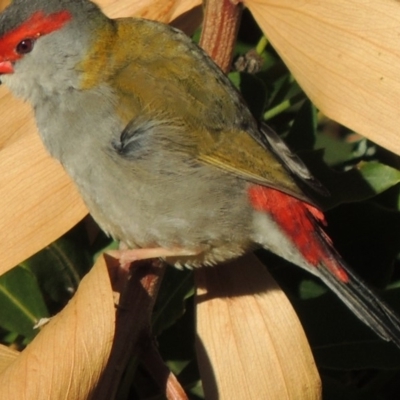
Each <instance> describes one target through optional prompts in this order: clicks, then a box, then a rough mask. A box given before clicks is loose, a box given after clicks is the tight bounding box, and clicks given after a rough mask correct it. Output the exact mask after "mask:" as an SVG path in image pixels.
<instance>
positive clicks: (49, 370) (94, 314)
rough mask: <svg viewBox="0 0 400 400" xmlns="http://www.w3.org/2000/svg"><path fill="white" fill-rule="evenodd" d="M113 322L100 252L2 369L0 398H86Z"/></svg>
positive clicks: (107, 350)
mask: <svg viewBox="0 0 400 400" xmlns="http://www.w3.org/2000/svg"><path fill="white" fill-rule="evenodd" d="M114 324H115V307H114V302H113V297H112V290H111V285H110V280H109V276H108V271H107V267H106V265H105V262H104V259H103V258H102V257H101V258H99V260H98V262H97V263H96V265H95V266H94V267H93V268H92V270H91V271H90V272H89V273H88V274H87V275H86V277H85V278H84V279H83V280H82V282H81V284H80V286H79V288H78V291H77V293H76V294H75V296H74V297H73V299H72V300H71V301H70V302H69V303H68V305H67V306H66V307H65V308H64V309H63V310H62V311H61V313H59V314H58V315H56V316H55V317H54V318H52V319H51V320H50V322H49V323H48V324H47V325H45V326H44V327H43V328H42V331H41V332H40V333H39V334H38V336H37V337H36V338H35V339H34V341H33V342H32V343H31V344H30V345H29V346H28V347H27V348H26V349H25V350H24V351H23V352H21V353H20V355H19V356H18V357H17V358H16V359H15V360H14V361H13V362H12V363H10V364H9V365H8V367H6V368H5V369H4V370H3V371H2V372H1V373H0V398H1V399H13V400H37V399H43V400H44V399H51V400H58V399H63V400H68V399H70V400H77V399H79V400H84V399H86V398H88V395H89V394H90V393H91V392H92V390H93V388H94V387H95V386H96V384H97V382H98V380H99V377H100V374H101V372H102V371H103V369H104V367H105V364H106V362H107V360H108V357H109V354H110V351H111V345H112V340H113V336H114Z"/></svg>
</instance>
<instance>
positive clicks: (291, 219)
mask: <svg viewBox="0 0 400 400" xmlns="http://www.w3.org/2000/svg"><path fill="white" fill-rule="evenodd" d="M248 194H249V199H250V202H251V204H252V205H253V207H254V209H255V210H257V211H261V212H265V213H266V214H268V215H269V216H271V217H272V219H273V220H274V221H275V223H276V224H277V225H278V226H279V228H280V229H281V230H282V231H283V232H284V233H285V237H287V238H290V241H291V243H293V245H294V246H295V248H296V249H297V251H298V253H300V255H301V260H304V262H302V263H301V265H300V264H299V266H301V267H303V268H305V269H306V270H308V271H309V272H311V273H313V274H314V275H316V276H318V277H319V278H320V279H321V280H322V281H323V282H324V283H325V284H326V285H327V286H328V287H329V288H330V289H331V290H332V291H333V292H334V293H336V295H337V296H338V297H339V298H340V299H341V300H342V301H343V302H344V303H345V304H346V305H347V307H349V309H350V310H351V311H353V313H354V314H355V315H356V316H357V317H358V318H359V319H360V320H361V321H363V322H364V323H365V324H367V325H368V326H369V327H370V328H371V329H372V330H373V331H375V332H376V334H377V335H379V336H380V337H381V338H382V339H384V340H387V341H392V342H394V343H395V344H396V345H397V346H398V347H399V348H400V319H399V317H398V316H397V315H396V314H395V313H394V312H393V311H392V310H391V309H390V308H389V307H388V306H387V305H386V304H385V303H384V302H383V301H382V300H380V299H379V297H378V296H377V295H376V294H375V293H374V292H373V291H372V290H371V289H370V288H368V286H367V285H366V284H365V283H363V282H362V280H361V279H360V278H359V277H358V276H357V275H356V274H355V273H354V272H353V271H351V269H350V268H349V267H348V266H347V265H346V264H345V262H344V261H343V259H342V258H341V257H340V255H339V254H338V253H337V252H336V250H335V249H334V248H333V245H332V242H331V240H330V239H329V237H328V236H327V235H326V233H325V232H324V231H323V229H322V226H323V225H324V224H325V220H324V217H323V214H322V213H321V212H320V211H319V210H317V209H316V208H315V207H313V206H311V205H309V204H307V203H304V202H302V201H301V200H298V199H296V198H293V197H291V196H288V195H287V194H285V193H282V192H279V191H277V190H275V189H271V188H267V187H263V186H257V185H254V186H251V187H250V188H249V192H248ZM289 261H292V262H293V260H290V259H289Z"/></svg>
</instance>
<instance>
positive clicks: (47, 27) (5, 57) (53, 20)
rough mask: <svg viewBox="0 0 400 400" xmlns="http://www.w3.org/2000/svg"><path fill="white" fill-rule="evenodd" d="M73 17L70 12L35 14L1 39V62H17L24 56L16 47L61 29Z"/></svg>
mask: <svg viewBox="0 0 400 400" xmlns="http://www.w3.org/2000/svg"><path fill="white" fill-rule="evenodd" d="M71 18H72V15H71V14H70V13H69V12H68V11H60V12H57V13H53V14H49V15H45V14H44V13H43V12H42V11H38V12H36V13H34V14H33V15H32V16H31V17H30V18H29V19H27V20H26V21H25V22H24V23H23V24H21V25H20V26H18V27H17V28H15V29H13V30H12V31H10V32H7V33H6V34H5V35H3V36H2V37H1V38H0V61H17V60H18V59H19V58H21V57H22V56H21V55H20V54H18V53H17V52H16V50H15V49H16V47H17V45H18V43H20V42H21V41H22V40H24V39H37V38H38V37H40V36H44V35H47V34H49V33H51V32H54V31H56V30H58V29H60V28H61V27H62V26H64V24H66V23H67V22H68V21H69V20H70V19H71Z"/></svg>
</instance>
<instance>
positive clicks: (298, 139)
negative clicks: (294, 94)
mask: <svg viewBox="0 0 400 400" xmlns="http://www.w3.org/2000/svg"><path fill="white" fill-rule="evenodd" d="M316 129H317V112H316V109H315V107H314V106H313V105H312V104H311V102H310V100H305V101H304V103H303V104H302V106H301V107H300V110H299V111H298V113H297V114H296V118H295V119H294V121H293V125H292V127H291V128H290V130H289V133H288V135H286V136H285V142H286V144H287V145H288V146H289V148H290V149H291V150H292V151H294V152H297V151H298V150H306V149H307V150H312V149H313V148H314V145H315V135H316Z"/></svg>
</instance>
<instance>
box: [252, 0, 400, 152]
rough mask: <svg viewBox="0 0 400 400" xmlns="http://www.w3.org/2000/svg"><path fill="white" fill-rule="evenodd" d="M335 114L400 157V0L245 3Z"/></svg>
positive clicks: (310, 90) (314, 96)
mask: <svg viewBox="0 0 400 400" xmlns="http://www.w3.org/2000/svg"><path fill="white" fill-rule="evenodd" d="M244 3H245V4H246V6H247V7H248V8H249V9H250V11H251V12H252V14H253V16H254V18H255V19H256V20H257V22H258V23H259V25H260V27H261V28H262V30H263V31H264V32H265V34H266V36H267V37H268V39H269V40H270V41H271V43H272V45H273V46H274V48H275V49H276V50H277V52H278V53H279V54H280V56H281V57H282V59H283V60H284V61H285V63H286V64H287V66H288V67H289V69H290V71H291V72H292V73H293V75H294V77H295V78H296V79H297V81H298V82H299V84H300V85H301V87H302V88H303V89H304V91H305V92H306V93H307V95H308V96H309V97H310V99H311V100H312V101H313V102H314V103H315V104H316V105H317V107H318V108H319V109H320V110H321V111H322V112H323V113H324V114H326V115H327V116H328V117H330V118H332V119H334V120H336V121H338V122H340V123H341V124H343V125H346V126H348V127H349V128H351V129H353V130H355V131H356V132H358V133H361V134H362V135H364V136H366V137H368V138H369V139H371V140H373V141H374V142H376V143H378V144H380V145H382V146H384V147H386V148H387V149H389V150H391V151H394V152H396V153H398V154H400V132H399V129H398V127H399V124H400V108H399V104H400V75H399V70H400V55H399V54H400V53H399V50H400V41H399V36H400V3H399V2H398V1H393V0H376V1H373V2H370V1H369V2H366V1H363V0H324V1H319V0H308V1H299V0H245V1H244Z"/></svg>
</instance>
